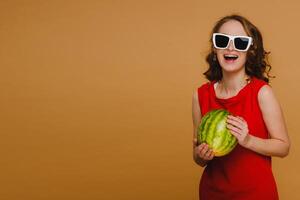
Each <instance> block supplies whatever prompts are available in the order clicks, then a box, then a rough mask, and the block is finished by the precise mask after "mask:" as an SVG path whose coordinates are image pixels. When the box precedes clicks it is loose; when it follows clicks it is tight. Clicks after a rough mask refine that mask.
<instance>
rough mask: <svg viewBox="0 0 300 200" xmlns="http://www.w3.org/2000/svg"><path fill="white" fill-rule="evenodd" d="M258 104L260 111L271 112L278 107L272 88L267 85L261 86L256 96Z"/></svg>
mask: <svg viewBox="0 0 300 200" xmlns="http://www.w3.org/2000/svg"><path fill="white" fill-rule="evenodd" d="M257 99H258V103H259V106H260V108H261V110H262V111H267V112H272V111H274V109H277V108H279V107H280V105H279V102H278V100H277V98H276V96H275V93H274V91H273V89H272V87H271V86H270V85H269V84H265V85H263V86H262V87H261V88H260V89H259V91H258V95H257Z"/></svg>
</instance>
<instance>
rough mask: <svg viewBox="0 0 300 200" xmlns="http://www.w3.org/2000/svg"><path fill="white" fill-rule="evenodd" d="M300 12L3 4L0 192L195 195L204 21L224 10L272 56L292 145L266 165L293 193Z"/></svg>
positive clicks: (7, 196)
mask: <svg viewBox="0 0 300 200" xmlns="http://www.w3.org/2000/svg"><path fill="white" fill-rule="evenodd" d="M217 2H219V3H217ZM299 10H300V3H298V1H297V0H294V1H291V0H290V1H283V0H276V1H271V0H270V1H261V0H253V1H239V0H235V1H234V0H228V1H226V2H225V1H201V0H187V1H181V0H172V1H171V0H166V1H162V0H160V1H158V0H157V1H153V0H147V1H143V0H127V1H125V0H123V1H122V0H110V1H109V0H98V1H96V0H95V1H92V0H81V1H75V0H72V1H71V0H56V1H50V0H20V1H17V0H1V1H0V119H1V120H0V155H1V158H0V177H1V181H0V199H1V200H2V199H3V200H20V199H22V200H25V199H26V200H27V199H28V200H54V199H55V200H66V199H72V200H79V199H80V200H94V199H101V200H102V199H103V200H116V199H126V200H127V199H128V200H133V199H143V200H148V199H149V200H150V199H151V200H152V199H155V200H160V199H161V200H168V199H182V200H190V199H191V200H192V199H194V200H196V199H197V198H198V183H199V178H200V176H201V173H202V169H201V168H200V167H198V166H196V165H195V164H194V163H193V160H192V118H191V116H192V114H191V100H192V92H193V90H194V89H195V88H197V87H198V86H200V85H201V84H202V83H203V82H204V81H205V79H204V77H203V76H202V73H203V72H204V71H205V70H206V67H207V65H206V63H205V62H204V57H205V55H206V53H207V50H208V40H209V33H210V31H211V29H212V27H213V24H214V23H215V21H216V20H218V19H219V18H220V17H222V16H224V15H226V14H231V13H233V12H235V13H238V14H242V15H244V16H246V17H248V18H249V19H250V20H251V21H252V22H253V23H254V24H256V25H257V26H258V27H259V28H260V30H261V31H262V33H263V35H264V42H265V46H266V48H267V50H270V51H271V52H272V53H271V58H270V61H271V63H272V66H273V70H272V71H273V75H276V76H277V78H276V79H274V80H273V81H272V83H271V84H272V87H273V88H274V90H275V93H276V94H277V97H278V99H279V100H280V102H281V105H282V107H283V110H284V114H285V117H286V121H287V124H288V130H289V134H290V137H291V141H292V149H291V152H290V155H289V156H288V157H287V158H284V159H279V158H274V159H273V171H274V174H275V177H276V180H277V183H278V187H279V192H280V197H281V199H287V200H291V199H300V194H299V192H298V191H299V186H300V184H299V178H300V175H299V173H298V172H299V168H300V163H299V161H298V159H299V154H298V152H299V146H300V141H299V139H300V136H299V135H298V134H299V132H298V131H297V127H299V122H298V119H299V102H300V93H299V89H298V87H299V85H300V84H299V73H300V66H299V64H298V58H299V55H298V54H299V47H300V40H299V35H300V28H299V19H300V13H299ZM297 157H298V159H297ZM253 167H255V163H253Z"/></svg>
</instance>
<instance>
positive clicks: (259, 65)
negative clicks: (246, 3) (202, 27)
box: [203, 14, 274, 82]
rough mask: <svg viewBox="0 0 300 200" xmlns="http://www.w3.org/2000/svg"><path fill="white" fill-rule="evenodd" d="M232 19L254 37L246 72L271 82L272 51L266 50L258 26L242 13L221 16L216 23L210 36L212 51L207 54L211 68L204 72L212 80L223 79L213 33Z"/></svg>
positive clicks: (207, 60)
mask: <svg viewBox="0 0 300 200" xmlns="http://www.w3.org/2000/svg"><path fill="white" fill-rule="evenodd" d="M230 20H236V21H238V22H240V23H241V24H242V26H243V27H244V29H245V31H246V33H247V35H248V36H250V37H252V38H253V45H251V47H250V48H249V50H248V51H247V60H246V63H245V71H246V74H247V75H248V76H250V77H253V76H254V77H256V78H258V79H261V80H264V81H266V82H269V78H274V76H270V74H269V73H270V70H271V68H272V67H271V65H270V63H269V62H268V55H269V54H270V52H266V51H265V49H264V46H263V39H262V35H261V33H260V31H259V30H258V28H257V27H256V26H255V25H253V24H252V23H251V22H250V21H249V20H248V19H246V18H245V17H243V16H240V15H236V14H233V15H228V16H225V17H223V18H221V19H220V20H219V21H217V23H216V24H215V26H214V28H213V30H212V32H211V37H210V44H211V47H210V52H209V54H208V55H207V56H206V62H207V63H208V64H209V68H208V70H207V71H206V72H204V73H203V74H204V75H205V77H206V78H207V79H208V80H210V81H219V80H221V79H222V69H221V66H220V64H219V62H218V60H217V59H216V55H215V52H214V47H213V42H212V34H213V33H216V32H218V31H219V29H220V27H221V26H222V25H223V24H224V23H225V22H228V21H230Z"/></svg>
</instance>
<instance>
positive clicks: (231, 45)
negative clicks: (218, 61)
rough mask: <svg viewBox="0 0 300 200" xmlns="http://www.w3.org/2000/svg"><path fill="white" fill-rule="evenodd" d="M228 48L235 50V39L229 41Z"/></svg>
mask: <svg viewBox="0 0 300 200" xmlns="http://www.w3.org/2000/svg"><path fill="white" fill-rule="evenodd" d="M227 49H228V50H230V51H232V50H234V46H233V40H230V41H229V45H228V47H227Z"/></svg>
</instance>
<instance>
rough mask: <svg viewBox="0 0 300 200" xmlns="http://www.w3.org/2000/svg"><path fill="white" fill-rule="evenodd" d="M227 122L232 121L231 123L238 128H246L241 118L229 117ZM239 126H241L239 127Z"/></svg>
mask: <svg viewBox="0 0 300 200" xmlns="http://www.w3.org/2000/svg"><path fill="white" fill-rule="evenodd" d="M227 121H230V122H231V123H234V124H235V125H236V126H239V125H240V126H241V127H243V126H245V120H244V119H243V118H241V117H239V116H237V117H235V116H232V115H228V117H227ZM238 124H239V125H238Z"/></svg>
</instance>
